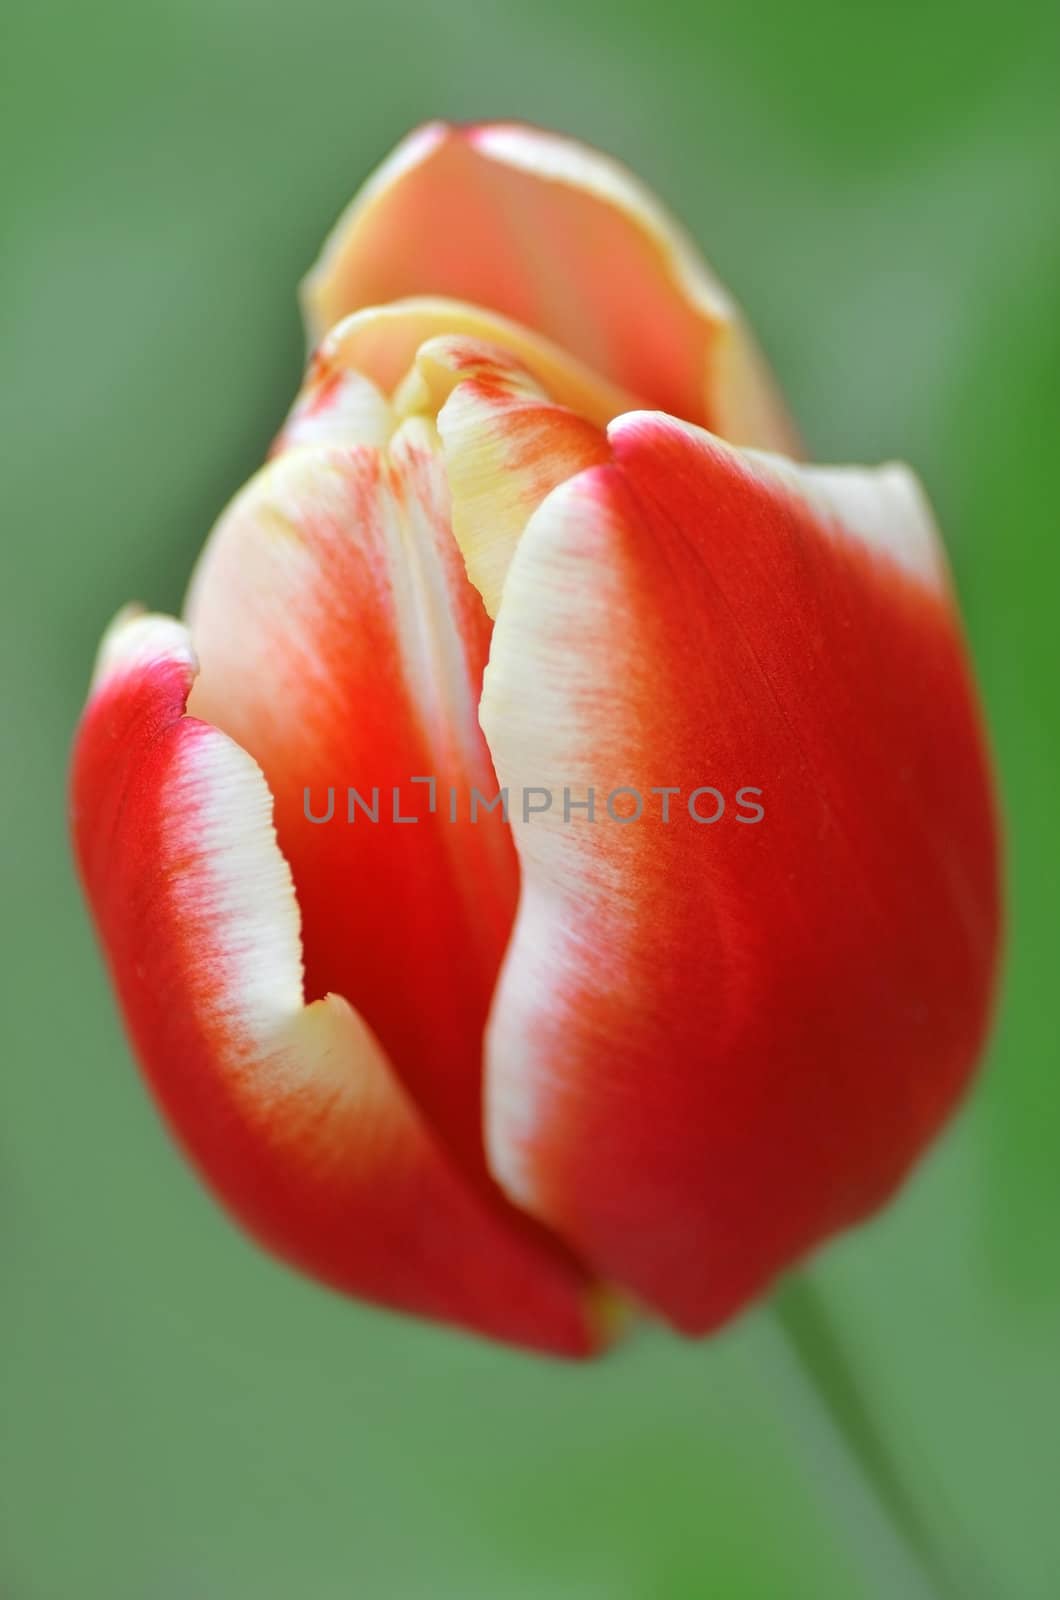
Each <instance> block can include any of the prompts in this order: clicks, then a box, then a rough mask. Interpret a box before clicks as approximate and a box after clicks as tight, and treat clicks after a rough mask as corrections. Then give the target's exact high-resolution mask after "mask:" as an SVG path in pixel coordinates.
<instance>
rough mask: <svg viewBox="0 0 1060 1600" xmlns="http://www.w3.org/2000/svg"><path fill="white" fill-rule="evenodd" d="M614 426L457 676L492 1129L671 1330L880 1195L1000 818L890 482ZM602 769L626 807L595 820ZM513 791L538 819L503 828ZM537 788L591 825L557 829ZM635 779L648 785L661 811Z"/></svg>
mask: <svg viewBox="0 0 1060 1600" xmlns="http://www.w3.org/2000/svg"><path fill="white" fill-rule="evenodd" d="M610 436H611V442H612V447H613V451H614V463H613V465H610V466H605V467H596V468H592V469H590V470H589V471H587V472H585V473H583V474H582V475H581V476H579V477H578V478H576V479H574V480H572V481H571V482H569V483H567V484H566V485H564V486H563V487H561V488H559V489H557V490H556V491H555V492H554V493H553V494H552V495H551V496H550V497H549V498H548V499H547V500H546V501H545V502H544V504H543V505H542V506H541V508H540V509H539V510H538V511H537V513H536V514H535V515H534V516H533V517H532V518H531V520H530V522H529V524H528V526H527V528H526V531H525V532H524V534H523V537H522V540H521V542H520V544H519V547H518V550H517V551H516V554H515V557H514V559H513V561H512V565H511V568H510V571H509V574H508V580H507V585H506V587H505V591H504V597H503V601H502V604H501V608H500V612H499V615H498V619H497V623H496V627H495V631H494V639H493V648H492V653H491V659H490V665H489V668H488V670H487V674H486V684H485V690H484V695H483V703H482V712H481V715H482V721H483V726H484V728H485V730H486V733H487V736H488V738H489V742H490V748H491V750H492V752H493V757H494V761H495V764H496V767H497V771H498V775H499V777H500V779H501V781H502V783H504V784H506V785H508V786H509V788H510V791H511V796H512V814H513V819H514V822H515V833H516V840H517V845H518V849H519V854H520V859H521V864H522V870H523V887H522V897H521V901H520V906H519V912H518V917H517V920H516V925H515V930H514V934H513V940H512V944H511V946H510V948H509V951H508V954H507V957H506V959H505V964H504V968H503V972H502V977H501V981H500V985H499V989H498V994H497V997H496V1000H495V1003H494V1007H493V1011H492V1016H491V1022H490V1026H489V1030H488V1035H487V1090H486V1093H487V1148H488V1151H489V1155H490V1160H491V1163H492V1166H493V1169H494V1171H495V1173H496V1175H497V1177H498V1179H499V1180H500V1181H501V1183H502V1184H503V1185H504V1186H505V1188H506V1189H507V1190H508V1192H509V1193H510V1194H511V1195H512V1196H513V1197H514V1198H515V1199H516V1200H517V1201H518V1202H519V1203H520V1204H521V1205H523V1206H525V1207H526V1209H528V1210H530V1211H532V1212H533V1213H534V1214H535V1215H537V1216H538V1217H540V1218H541V1219H542V1220H544V1221H546V1222H547V1223H548V1224H549V1225H550V1226H552V1227H554V1228H555V1229H557V1230H558V1231H560V1232H561V1233H562V1234H563V1236H564V1237H565V1238H566V1239H567V1240H568V1241H569V1242H570V1243H571V1244H572V1245H573V1247H574V1248H576V1249H577V1250H579V1251H580V1252H581V1253H582V1254H583V1256H584V1257H585V1259H586V1260H588V1261H589V1262H590V1263H591V1264H592V1266H593V1267H594V1268H595V1269H596V1270H598V1271H600V1272H601V1273H603V1274H604V1275H606V1276H609V1277H611V1278H613V1279H614V1280H615V1281H617V1282H620V1283H622V1284H623V1285H625V1286H626V1287H627V1288H629V1289H632V1290H633V1291H635V1292H636V1293H638V1294H639V1295H640V1296H642V1297H643V1298H644V1299H645V1300H647V1301H648V1302H650V1303H651V1304H652V1305H654V1306H656V1307H657V1308H658V1309H660V1310H661V1311H662V1312H664V1313H665V1314H666V1315H667V1316H668V1317H670V1318H671V1319H672V1320H673V1321H674V1322H675V1323H676V1324H677V1325H678V1326H679V1327H681V1328H682V1329H685V1330H687V1331H689V1332H702V1331H705V1330H708V1329H710V1328H713V1327H715V1326H716V1325H718V1324H719V1323H721V1322H722V1321H724V1320H725V1319H726V1318H727V1317H729V1316H730V1315H731V1314H732V1313H733V1312H734V1311H736V1310H737V1309H738V1308H739V1307H740V1305H741V1304H743V1303H744V1302H745V1301H746V1300H747V1299H748V1298H749V1297H751V1296H753V1295H755V1294H756V1293H758V1292H760V1291H761V1290H763V1289H764V1288H765V1287H766V1286H767V1285H768V1283H769V1282H770V1280H771V1279H772V1278H773V1277H774V1275H775V1274H777V1273H778V1272H779V1271H781V1270H782V1269H783V1268H785V1267H787V1266H788V1265H790V1264H791V1263H792V1262H794V1261H795V1260H797V1259H798V1258H799V1257H801V1256H802V1255H803V1254H804V1253H805V1252H806V1251H808V1250H810V1249H811V1248H812V1247H813V1246H815V1245H816V1244H818V1243H819V1242H820V1241H821V1240H823V1239H824V1238H826V1237H827V1236H828V1235H829V1234H831V1233H833V1232H834V1231H836V1230H837V1229H840V1228H843V1227H845V1226H846V1225H848V1224H850V1223H853V1222H855V1221H857V1220H858V1219H859V1218H862V1217H864V1216H865V1215H867V1214H868V1213H870V1212H871V1211H872V1210H873V1209H874V1208H875V1207H877V1206H878V1205H880V1204H881V1202H882V1201H884V1200H885V1199H886V1198H887V1197H888V1196H889V1195H890V1194H891V1192H892V1191H893V1190H894V1188H895V1186H896V1184H897V1183H898V1182H899V1181H900V1179H901V1178H902V1177H903V1176H904V1174H905V1173H906V1171H907V1170H908V1169H909V1167H910V1165H911V1164H912V1162H913V1161H914V1160H915V1158H916V1157H917V1155H918V1154H919V1153H920V1152H921V1151H922V1149H923V1148H924V1146H925V1144H926V1143H927V1142H928V1140H929V1139H930V1138H931V1136H932V1135H933V1134H934V1133H935V1132H936V1130H937V1129H938V1128H939V1126H940V1124H941V1123H942V1121H943V1120H944V1119H945V1117H946V1115H947V1113H948V1112H949V1111H950V1110H951V1109H952V1107H953V1105H954V1103H955V1101H956V1100H957V1098H958V1097H959V1095H960V1093H961V1091H962V1089H963V1088H964V1086H965V1084H966V1083H967V1081H968V1078H969V1075H970V1072H971V1070H972V1067H973V1063H974V1061H975V1058H976V1055H977V1053H978V1051H979V1048H980V1046H981V1043H982V1039H983V1034H984V1030H985V1028H986V1025H987V1020H988V1014H989V1008H990V1002H991V994H992V987H993V979H994V968H995V960H996V949H997V936H998V920H999V912H998V889H997V873H998V865H997V839H996V831H995V817H994V809H993V800H992V791H991V783H990V776H989V768H988V762H987V758H986V755H985V754H984V747H983V741H982V737H981V733H980V727H979V721H978V714H977V708H976V699H975V693H974V689H973V686H972V684H971V681H970V678H969V671H968V666H967V663H966V659H965V654H964V649H963V646H962V643H961V639H960V637H959V628H958V624H957V621H956V619H955V614H954V609H953V605H952V601H951V597H950V594H949V590H948V586H947V580H946V577H945V573H944V563H943V561H942V558H941V556H940V553H939V550H938V546H937V542H936V538H935V534H934V530H933V528H932V526H931V521H930V514H929V512H928V511H927V508H926V504H925V502H924V500H923V497H922V495H921V494H920V492H919V490H918V489H917V487H916V485H915V483H914V482H913V480H912V478H911V476H910V475H909V474H908V473H907V472H905V471H904V470H903V469H900V468H886V469H883V470H882V471H880V472H864V471H859V470H850V471H846V472H840V471H810V472H804V471H802V470H800V469H798V468H796V467H793V466H791V465H790V464H787V463H781V462H776V461H771V460H770V459H768V458H765V457H759V458H755V459H751V460H748V459H746V458H744V457H742V456H740V455H739V454H738V453H736V452H734V451H732V450H730V449H728V448H727V447H725V446H724V445H722V444H720V443H719V442H718V441H717V440H716V439H714V438H712V437H711V436H710V435H707V434H705V433H703V432H701V431H700V430H698V429H694V428H691V427H686V426H683V425H681V424H679V423H676V422H674V421H673V420H672V419H669V418H663V417H659V416H654V415H648V414H638V415H632V416H628V417H624V418H621V419H619V421H618V422H617V423H615V424H614V425H613V426H612V428H611V430H610ZM625 786H628V787H631V788H634V789H636V790H638V791H639V792H640V794H641V795H642V797H643V800H644V814H643V815H642V817H641V818H640V820H638V821H635V822H634V821H628V822H615V821H612V820H611V819H610V818H609V817H608V816H607V814H606V800H607V796H608V795H609V794H610V793H611V792H612V791H614V790H616V789H618V788H619V787H625ZM708 786H709V789H710V790H711V791H718V793H719V794H720V795H721V796H722V797H723V798H724V802H725V811H724V814H723V815H722V816H720V817H718V819H717V820H716V821H714V822H711V821H710V819H711V818H712V817H714V816H715V815H716V813H717V811H718V801H717V798H716V796H715V794H714V793H712V792H707V788H708ZM528 788H540V789H543V790H546V791H548V792H549V793H550V794H551V795H552V796H553V804H552V809H551V810H550V811H548V812H547V813H541V814H533V812H534V809H535V808H537V807H539V806H542V805H543V804H544V801H543V799H542V797H541V796H540V795H531V798H530V802H529V804H530V807H531V815H530V820H529V821H528V822H524V821H522V820H521V818H520V810H519V802H518V796H519V794H520V792H521V791H524V790H525V789H528ZM565 788H566V789H568V790H569V791H570V797H571V799H572V801H573V802H574V803H575V804H577V803H578V802H579V801H581V802H584V801H585V800H586V798H587V791H588V789H589V788H593V789H594V790H595V799H596V807H597V820H596V821H595V822H590V821H588V820H587V819H586V816H585V813H584V811H577V810H572V811H571V812H570V821H568V822H564V820H563V814H562V796H563V791H564V789H565ZM653 788H654V789H663V788H671V789H676V790H678V791H679V793H678V794H676V795H673V794H672V795H671V796H670V797H669V805H670V818H671V820H670V821H669V822H668V823H666V822H664V821H663V820H662V808H663V804H664V797H663V796H662V795H661V794H659V793H652V792H651V791H652V790H653ZM696 789H701V790H703V792H702V793H701V794H700V795H699V796H695V797H693V796H692V793H691V792H692V791H694V790H696ZM745 789H752V790H754V791H756V792H755V793H754V794H752V795H743V796H741V794H740V791H741V790H745ZM690 798H691V799H692V803H693V804H694V805H695V808H696V810H697V813H698V815H699V816H700V817H701V818H702V819H703V820H702V821H696V820H694V819H693V817H692V816H691V814H690V811H689V800H690ZM758 806H761V807H762V809H763V812H764V815H763V816H762V818H761V820H758V821H755V818H756V815H757V811H756V808H757V807H758ZM614 809H615V811H616V812H617V813H618V814H620V815H629V814H630V813H632V812H633V811H634V810H635V801H634V800H633V798H632V797H630V796H619V797H616V799H615V801H614Z"/></svg>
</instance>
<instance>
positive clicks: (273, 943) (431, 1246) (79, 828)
mask: <svg viewBox="0 0 1060 1600" xmlns="http://www.w3.org/2000/svg"><path fill="white" fill-rule="evenodd" d="M194 672H195V664H194V658H193V655H192V650H191V644H190V638H189V635H188V634H187V632H186V630H185V629H184V628H182V627H181V626H180V625H179V624H178V623H176V622H174V621H172V620H171V619H169V618H164V617H154V616H143V615H140V616H130V615H128V614H125V615H123V616H122V617H120V618H119V619H118V622H117V623H116V624H115V626H114V628H113V629H112V630H111V633H110V634H109V636H108V638H107V640H106V641H105V644H104V648H103V650H102V652H101V659H100V666H99V670H98V674H97V678H96V681H95V684H94V688H93V692H92V695H91V696H90V700H89V704H88V707H87V709H86V713H85V717H84V720H83V723H82V726H81V730H80V733H79V737H78V743H77V747H76V751H75V764H74V783H73V795H74V831H75V839H76V844H77V851H78V858H79V864H80V869H81V873H82V877H83V880H84V883H85V888H86V891H87V894H88V897H89V901H90V903H91V905H92V908H93V911H94V914H95V917H96V921H97V924H98V926H99V930H100V934H101V937H102V941H103V944H104V946H105V949H106V951H107V956H108V960H109V964H110V967H111V971H112V974H113V977H114V982H115V985H116V987H117V989H118V992H119V995H120V998H121V1002H122V1006H123V1010H124V1014H125V1018H126V1022H127V1025H128V1028H129V1031H130V1035H131V1038H132V1042H133V1044H134V1047H135V1049H136V1051H137V1054H138V1055H139V1057H140V1060H141V1062H142V1064H143V1066H144V1068H145V1071H146V1073H147V1076H148V1078H149V1080H150V1082H151V1085H152V1088H153V1090H154V1093H155V1095H156V1097H157V1099H158V1101H159V1103H160V1105H161V1107H162V1109H163V1111H164V1113H165V1115H166V1117H167V1119H168V1121H169V1123H170V1125H171V1127H172V1129H173V1130H174V1132H175V1134H176V1136H177V1137H178V1139H179V1140H180V1142H181V1144H182V1145H183V1147H184V1149H185V1151H186V1152H187V1154H188V1155H189V1157H190V1158H191V1159H192V1161H193V1162H194V1163H195V1164H196V1165H197V1166H198V1167H199V1169H200V1170H201V1172H202V1174H203V1176H204V1177H205V1179H206V1181H207V1182H208V1183H209V1184H210V1185H211V1186H212V1187H213V1189H214V1190H215V1191H216V1192H217V1194H218V1196H219V1197H220V1198H221V1199H222V1201H223V1202H224V1203H225V1204H226V1206H227V1207H228V1208H229V1209H230V1210H231V1211H232V1213H233V1214H234V1215H235V1216H236V1217H238V1218H239V1219H240V1220H241V1221H242V1223H243V1224H244V1226H245V1227H246V1228H247V1229H248V1230H250V1231H251V1232H252V1233H253V1234H254V1235H255V1236H257V1237H258V1239H259V1240H260V1241H261V1242H262V1243H264V1244H265V1245H266V1246H267V1247H268V1248H269V1249H271V1250H272V1251H274V1252H276V1253H277V1254H278V1255H280V1256H281V1257H283V1258H285V1259H286V1260H288V1261H289V1262H291V1263H293V1264H295V1265H296V1266H298V1267H300V1268H301V1269H302V1270H304V1271H306V1272H308V1273H310V1274H312V1275H313V1276H315V1277H317V1278H319V1279H321V1280H323V1281H324V1282H325V1283H328V1284H330V1285H331V1286H333V1287H335V1288H338V1289H340V1290H343V1291H346V1292H349V1293H353V1294H356V1295H359V1296H363V1297H365V1298H368V1299H372V1300H375V1301H378V1302H381V1303H383V1304H386V1305H389V1306H394V1307H398V1308H401V1309H404V1310H407V1311H413V1312H417V1313H420V1314H423V1315H427V1316H432V1317H438V1318H441V1319H443V1320H447V1321H454V1322H457V1323H460V1324H464V1325H467V1326H470V1327H473V1328H475V1329H477V1330H479V1331H480V1332H484V1333H487V1334H490V1335H492V1336H494V1337H497V1338H500V1339H504V1340H510V1341H513V1342H516V1343H521V1344H526V1345H529V1346H531V1347H533V1348H537V1349H541V1350H546V1351H550V1352H553V1353H557V1354H566V1355H582V1354H587V1353H589V1352H590V1351H591V1350H592V1348H593V1346H594V1344H596V1343H597V1342H598V1338H599V1335H600V1333H601V1332H602V1331H603V1330H602V1328H601V1327H600V1325H599V1323H598V1320H597V1308H596V1305H595V1301H594V1294H593V1292H592V1291H591V1290H590V1289H589V1288H588V1287H587V1284H586V1281H585V1279H584V1277H583V1276H582V1275H581V1274H580V1272H579V1271H578V1270H577V1269H576V1268H575V1267H574V1266H573V1265H572V1264H571V1263H570V1261H569V1260H568V1259H567V1258H566V1256H565V1255H564V1254H563V1253H562V1252H560V1251H559V1250H558V1249H554V1248H553V1247H552V1246H551V1245H550V1244H548V1243H547V1242H543V1241H542V1240H540V1239H539V1237H538V1236H537V1235H536V1234H531V1233H529V1232H527V1231H525V1230H524V1229H523V1228H522V1227H521V1226H518V1225H516V1226H513V1225H511V1223H510V1220H509V1216H508V1214H507V1213H506V1212H504V1211H502V1210H501V1209H500V1208H498V1207H497V1206H495V1205H491V1204H489V1203H486V1202H484V1201H483V1199H482V1197H481V1196H480V1194H479V1193H478V1192H477V1191H476V1190H475V1188H474V1187H473V1186H472V1185H470V1184H468V1183H467V1182H466V1181H465V1180H464V1178H463V1177H461V1176H459V1175H458V1174H457V1171H456V1169H455V1168H454V1167H453V1166H452V1165H451V1163H450V1162H449V1160H448V1158H447V1157H446V1156H445V1154H444V1152H443V1151H442V1149H441V1147H440V1145H439V1144H438V1143H437V1141H436V1140H435V1139H434V1137H433V1135H432V1134H431V1133H430V1132H428V1130H427V1128H426V1127H425V1125H424V1123H423V1120H422V1118H421V1116H420V1114H419V1112H418V1110H417V1108H416V1106H415V1104H414V1103H413V1101H412V1100H411V1099H410V1098H409V1097H408V1095H407V1094H406V1093H405V1091H404V1089H403V1088H402V1087H401V1085H400V1083H399V1082H398V1080H397V1078H396V1077H395V1075H394V1073H393V1071H392V1069H391V1067H390V1065H389V1063H388V1062H387V1059H386V1056H385V1054H384V1052H383V1051H382V1049H381V1048H380V1045H379V1043H378V1041H377V1040H376V1038H375V1037H374V1036H373V1034H372V1032H371V1031H370V1030H369V1029H368V1028H367V1027H366V1026H365V1023H364V1021H363V1020H362V1019H361V1018H360V1017H359V1016H358V1015H357V1014H356V1012H355V1011H354V1010H353V1009H352V1008H351V1007H350V1006H349V1004H348V1003H347V1001H346V1000H345V999H344V998H341V997H340V996H339V995H337V994H334V993H332V994H328V995H327V996H325V997H322V998H320V999H318V1000H316V1001H314V1002H313V1003H312V1004H310V1005H305V1004H304V1003H303V988H302V969H301V948H300V940H299V911H298V905H297V902H296V899H295V894H294V887H293V884H292V879H291V873H290V870H289V868H288V866H287V863H286V862H285V860H284V858H283V856H282V855H281V853H280V851H279V849H278V848H277V843H276V837H275V834H274V831H273V826H272V821H271V809H272V801H271V797H270V795H269V791H268V788H267V786H266V783H265V780H264V778H263V776H262V773H261V771H260V770H259V769H258V767H257V766H256V765H255V763H254V762H253V760H252V759H251V758H250V757H249V756H248V755H247V754H246V752H245V751H243V750H242V749H240V748H239V747H238V746H237V745H236V744H235V743H233V741H231V740H230V739H229V738H228V737H227V736H226V735H224V734H223V733H221V732H219V731H218V730H217V729H216V728H213V727H210V726H209V725H208V724H206V723H204V722H201V721H198V720H196V719H195V718H193V717H190V716H186V715H185V714H184V708H185V701H186V698H187V694H188V689H189V686H190V683H191V681H192V678H193V676H194ZM515 1221H516V1223H517V1224H518V1223H521V1221H522V1219H518V1218H516V1219H515Z"/></svg>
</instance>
